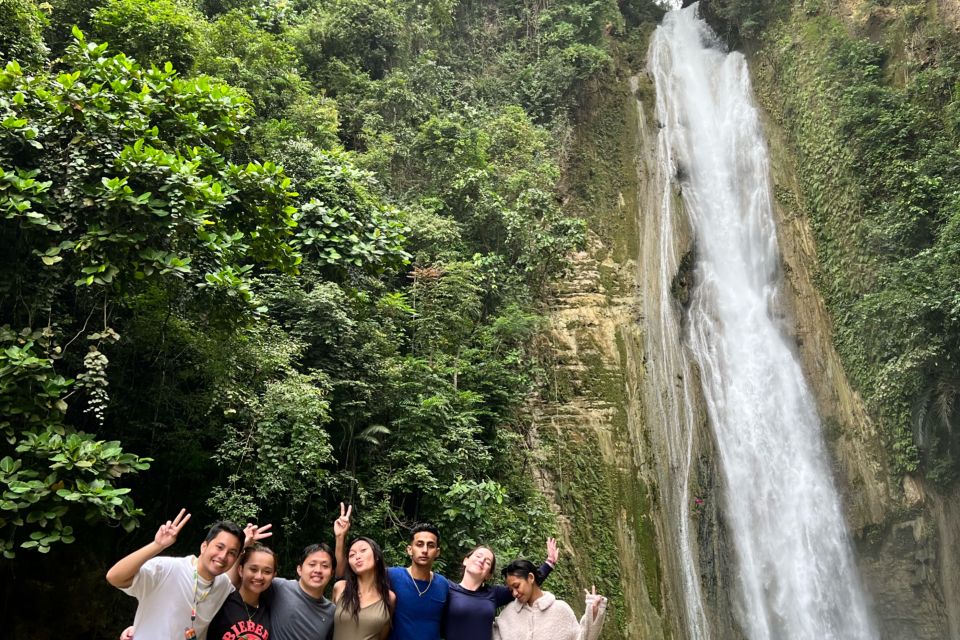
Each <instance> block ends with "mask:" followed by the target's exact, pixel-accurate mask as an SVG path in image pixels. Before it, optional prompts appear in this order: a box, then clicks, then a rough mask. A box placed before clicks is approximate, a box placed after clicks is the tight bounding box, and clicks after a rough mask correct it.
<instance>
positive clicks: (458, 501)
mask: <svg viewBox="0 0 960 640" xmlns="http://www.w3.org/2000/svg"><path fill="white" fill-rule="evenodd" d="M659 13H660V10H659V9H657V8H656V7H655V6H654V4H653V3H652V2H648V1H647V0H625V1H624V2H621V3H620V4H619V5H618V4H617V3H616V2H614V1H613V0H595V1H592V2H581V1H576V0H562V1H559V2H555V3H540V2H535V3H531V2H526V1H524V2H516V1H513V0H503V1H498V2H486V3H479V2H477V3H475V2H470V1H465V2H455V1H453V0H431V1H430V2H414V1H412V0H399V1H395V2H386V1H383V0H106V1H101V0H53V1H51V2H43V3H38V2H35V1H33V0H0V58H2V60H0V62H2V64H3V66H4V68H3V70H2V71H0V124H2V126H0V215H2V218H0V256H2V258H0V342H2V344H0V427H2V429H3V434H4V436H5V438H4V440H3V444H2V445H0V446H2V451H0V492H2V503H0V510H2V513H0V548H2V550H3V552H4V555H5V556H6V558H8V560H7V561H5V564H6V569H7V570H8V571H10V572H11V574H16V575H17V576H18V577H19V580H20V585H21V587H20V589H21V592H20V593H19V594H18V597H17V598H14V599H13V600H17V601H18V602H19V604H18V605H17V608H16V614H17V615H19V616H23V618H24V619H26V618H27V617H30V616H34V617H36V616H39V615H40V614H42V613H43V612H44V611H47V612H49V611H50V610H51V609H50V607H51V606H53V605H52V604H50V602H47V603H46V604H44V603H43V602H41V601H40V600H42V599H43V597H44V596H43V594H47V595H49V594H51V593H53V590H54V589H55V588H57V584H55V581H54V582H53V583H52V582H51V573H50V572H51V571H52V570H53V568H54V567H56V566H61V567H62V566H63V565H62V564H61V563H62V562H63V561H64V558H68V557H69V558H70V564H71V566H73V567H75V568H74V574H73V575H72V576H71V579H72V580H73V583H74V584H76V583H78V581H81V580H82V579H84V578H83V576H84V575H88V576H90V577H91V578H90V579H89V580H88V582H89V584H91V585H93V586H92V588H93V589H94V591H93V592H92V593H78V594H75V595H69V592H68V595H63V593H64V592H62V591H61V592H60V593H61V595H60V596H58V606H59V605H62V607H63V611H64V615H63V616H61V617H59V618H58V619H55V620H43V621H42V623H41V624H40V626H39V627H38V626H34V627H33V628H32V633H33V635H32V637H48V636H49V635H50V634H57V635H58V636H59V637H68V636H69V637H98V634H103V633H107V634H110V633H112V632H113V629H114V628H117V629H119V628H122V626H123V625H122V624H120V625H119V627H118V621H117V620H116V619H115V618H116V615H115V612H114V613H111V614H109V615H104V613H105V612H106V610H108V609H109V608H110V606H112V605H109V604H108V605H93V607H94V611H98V612H99V613H98V615H91V613H92V612H91V605H89V604H88V605H87V606H86V607H84V606H83V604H82V603H83V601H86V602H88V603H89V601H90V599H92V600H93V601H94V602H96V601H98V600H101V599H102V600H103V601H104V602H111V601H112V602H115V603H121V602H122V603H123V606H124V607H126V608H130V607H129V606H127V605H128V604H129V603H127V602H125V601H124V600H123V597H122V596H119V597H118V596H116V594H115V593H113V592H111V590H109V588H108V587H106V585H105V583H104V584H102V585H101V581H100V578H99V576H101V575H102V571H103V569H104V568H105V567H106V566H107V563H108V562H110V561H112V559H114V558H115V557H119V555H122V553H125V552H127V551H129V550H131V549H132V548H134V547H136V546H139V545H140V544H142V543H143V541H144V540H145V539H147V537H148V536H150V535H152V532H153V531H154V530H155V526H156V522H158V521H160V520H165V519H167V518H169V517H170V516H171V514H174V513H176V511H177V510H178V509H179V508H180V507H181V506H187V507H188V508H189V509H190V510H191V511H193V513H194V519H193V521H192V523H191V525H189V535H186V534H185V535H184V536H182V537H183V538H185V540H184V541H182V548H183V550H184V552H188V551H192V550H193V549H194V546H195V544H194V543H195V542H196V540H197V539H198V538H199V536H200V531H201V529H202V528H203V525H204V524H205V523H209V522H211V521H213V520H215V519H216V518H218V517H230V518H234V519H236V520H238V521H251V520H255V521H259V522H261V523H264V522H272V523H274V525H275V529H276V530H277V538H276V541H275V546H276V547H277V548H278V550H279V551H280V554H281V558H282V559H283V560H284V562H283V564H284V565H285V567H286V569H288V570H289V569H290V568H291V567H292V563H291V562H290V561H291V559H292V558H294V557H295V556H296V553H297V549H298V548H299V547H302V546H303V544H304V543H306V542H308V541H314V540H318V539H320V540H327V539H329V538H330V537H331V536H330V526H331V523H332V521H333V518H334V516H335V515H336V511H335V505H336V504H337V503H338V502H339V501H341V500H343V501H347V502H350V503H352V504H353V505H354V507H355V511H354V513H355V516H354V520H355V525H354V529H355V530H356V531H359V532H363V533H364V534H367V535H370V536H372V537H374V538H376V539H378V540H381V541H383V542H384V544H385V547H386V551H387V553H388V559H389V560H391V561H394V562H402V561H403V555H402V549H403V546H404V544H405V540H406V539H407V531H408V527H409V526H410V525H411V524H413V523H414V522H416V521H420V520H430V521H433V522H435V523H437V524H438V525H439V526H440V528H441V531H442V532H443V534H444V537H445V539H444V541H443V542H444V548H445V554H444V560H445V561H446V562H447V567H448V568H451V569H452V568H453V567H455V566H456V559H457V557H458V555H457V554H458V553H459V552H461V551H462V550H463V548H464V547H466V546H469V545H472V544H473V543H474V542H475V541H477V540H483V541H486V542H488V543H491V544H492V545H494V547H495V548H497V549H498V551H499V552H500V553H501V554H502V555H503V556H512V555H515V554H518V553H520V552H526V553H528V554H529V555H531V556H534V557H539V555H540V554H542V544H543V537H544V536H546V535H547V534H549V533H551V532H552V531H554V528H555V523H554V520H553V515H552V514H551V512H550V511H549V509H548V508H547V506H546V503H545V502H544V500H543V498H542V497H541V496H540V495H539V494H538V493H537V491H536V490H535V488H534V486H533V484H532V480H531V479H530V475H529V473H528V471H527V466H528V462H529V461H528V456H529V452H528V449H527V448H526V446H525V444H524V443H525V429H526V427H525V424H526V422H525V419H524V414H523V412H522V408H523V403H524V402H525V400H526V399H527V398H528V396H529V395H530V393H531V392H532V391H533V390H534V389H535V388H536V386H537V384H538V381H539V380H540V379H541V378H542V376H543V371H542V368H541V367H540V365H539V364H538V359H537V353H536V352H535V350H534V349H533V348H532V346H531V345H532V344H533V339H534V337H535V336H536V334H537V332H538V331H539V330H540V327H541V318H540V316H539V311H540V309H541V308H542V303H543V301H544V296H545V294H546V291H547V286H548V284H549V283H550V281H551V280H552V279H555V278H557V277H558V276H560V275H561V274H562V273H563V271H564V269H565V266H566V255H567V254H568V253H569V252H570V251H571V250H573V249H575V248H577V247H580V246H581V245H582V243H583V242H584V238H585V224H584V221H583V220H582V219H581V218H579V217H577V216H576V215H573V213H571V212H570V211H566V210H565V209H564V207H563V206H562V202H563V192H562V180H561V175H562V170H563V167H564V162H565V160H566V158H567V155H568V153H569V151H570V150H569V148H568V144H569V139H570V131H571V124H570V123H571V113H573V112H574V110H575V109H576V107H577V104H578V99H579V96H580V92H581V91H582V89H583V87H584V86H585V84H586V83H587V82H588V81H589V80H590V79H592V78H595V77H597V76H598V75H600V74H603V73H605V72H607V71H608V70H609V67H610V65H611V57H610V54H609V52H608V49H607V46H608V45H607V43H606V40H607V38H609V37H616V36H617V35H619V34H623V33H624V32H625V30H626V29H628V28H629V27H631V26H636V25H637V24H639V23H640V22H643V21H650V20H654V19H656V18H657V17H658V15H659ZM138 524H141V525H143V530H137V529H136V527H137V525H138ZM105 525H110V527H111V528H109V529H106V531H108V532H110V533H108V534H107V535H105V534H104V531H105V529H104V526H105ZM125 532H127V533H125ZM75 540H76V541H78V542H81V543H83V548H84V552H83V553H82V554H76V553H73V554H69V553H68V551H65V549H70V548H71V547H65V545H66V544H69V543H71V542H74V541H75ZM37 552H41V553H42V554H46V555H38V554H37ZM451 565H452V566H451ZM84 572H87V574H84ZM93 576H96V579H97V580H98V581H97V582H95V581H94V580H93V579H92V577H93ZM61 579H63V578H62V577H61ZM100 589H102V591H100ZM23 597H26V598H27V602H28V603H29V602H31V600H32V599H33V598H37V602H38V604H37V605H36V606H38V607H39V609H33V608H32V606H31V605H27V606H24V604H23V601H22V600H21V598H23ZM74 599H76V602H74V601H73V600H74ZM5 601H6V602H7V605H10V604H11V602H12V600H11V596H10V594H9V593H8V594H7V596H6V598H5ZM97 607H100V608H99V609H98V608H97ZM121 610H125V609H121ZM130 610H131V611H132V608H131V609H130ZM11 613H12V611H11ZM120 622H126V619H124V620H121V621H120ZM34 624H35V625H36V620H34ZM44 625H48V626H49V629H47V627H46V626H44ZM66 629H70V631H69V633H67V632H66V631H65V630H66ZM65 634H66V635H65Z"/></svg>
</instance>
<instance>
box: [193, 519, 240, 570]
mask: <svg viewBox="0 0 960 640" xmlns="http://www.w3.org/2000/svg"><path fill="white" fill-rule="evenodd" d="M238 555H240V540H238V539H237V536H235V535H233V534H232V533H227V532H226V531H221V532H220V533H218V534H217V535H216V536H215V537H214V538H213V539H212V540H209V541H208V542H204V543H203V544H201V545H200V555H199V556H198V557H197V573H199V574H200V577H201V578H203V579H204V580H213V579H214V578H215V577H217V576H218V575H220V574H221V573H223V572H224V571H227V570H228V569H229V568H230V567H232V566H233V563H234V562H236V561H237V556H238Z"/></svg>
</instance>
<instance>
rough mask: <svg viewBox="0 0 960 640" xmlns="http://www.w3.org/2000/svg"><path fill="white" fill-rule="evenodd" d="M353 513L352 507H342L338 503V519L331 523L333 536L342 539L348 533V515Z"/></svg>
mask: <svg viewBox="0 0 960 640" xmlns="http://www.w3.org/2000/svg"><path fill="white" fill-rule="evenodd" d="M351 513H353V505H352V504H351V505H348V506H346V507H344V506H343V503H342V502H341V503H340V517H339V518H337V519H336V520H334V521H333V535H334V536H335V537H337V538H342V537H343V536H345V535H347V531H350V514H351Z"/></svg>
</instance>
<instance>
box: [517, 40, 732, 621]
mask: <svg viewBox="0 0 960 640" xmlns="http://www.w3.org/2000/svg"><path fill="white" fill-rule="evenodd" d="M641 57H642V56H641V55H640V54H639V53H638V54H637V55H636V56H635V57H634V64H633V66H634V68H639V69H643V66H644V63H643V61H642V60H641V59H640V58H641ZM652 100H653V89H652V86H651V84H650V81H649V79H648V78H646V76H645V74H644V73H643V72H642V71H641V72H640V74H639V75H636V76H634V77H632V78H627V77H625V76H624V77H619V78H617V79H616V80H613V79H611V82H610V84H608V85H606V86H604V87H603V88H602V90H601V91H598V92H597V93H596V94H595V95H594V96H593V97H592V104H591V106H590V108H588V109H584V114H585V115H584V116H583V118H582V119H581V121H580V122H579V124H578V127H577V131H578V133H577V138H578V140H577V143H576V144H575V148H576V149H577V150H578V151H577V154H578V155H579V157H575V158H573V160H572V161H571V167H569V171H568V180H569V181H570V185H569V189H570V194H571V198H572V199H573V202H572V205H573V206H579V207H581V208H582V209H583V210H584V213H585V215H586V217H587V218H588V220H589V221H590V226H591V229H593V230H594V232H593V233H592V234H591V236H590V241H589V246H588V247H587V250H586V251H584V252H582V253H579V254H577V255H576V256H574V265H573V268H572V273H571V275H570V277H569V278H567V279H565V280H564V281H563V282H560V283H557V285H556V286H555V290H554V296H553V303H552V305H551V308H550V310H549V330H548V332H547V344H546V345H545V348H544V351H545V353H546V354H547V363H546V364H547V365H548V366H547V368H548V369H549V370H551V371H552V372H553V376H554V378H553V380H552V381H551V384H550V385H549V388H548V389H547V390H546V392H545V393H544V394H542V396H541V397H540V398H538V399H537V400H536V401H535V402H533V403H532V404H531V415H532V418H533V429H532V431H531V445H533V448H534V450H535V451H538V452H539V456H540V459H539V463H538V464H537V470H536V475H537V478H538V481H539V483H540V486H541V488H542V490H543V491H544V493H545V495H547V496H548V498H549V500H550V502H551V505H552V507H553V509H554V511H555V512H556V513H557V514H558V515H559V519H560V522H561V524H562V542H563V546H564V548H565V550H567V551H569V552H571V555H572V557H571V556H567V557H566V559H565V562H569V563H570V565H571V566H572V570H571V571H570V573H572V574H573V579H572V584H570V585H567V586H566V588H567V589H568V590H570V591H572V589H573V587H575V586H577V585H583V584H589V583H591V582H594V581H597V580H600V579H601V577H602V576H606V577H610V578H611V581H610V582H609V583H608V584H607V585H605V586H606V588H607V590H608V593H609V594H610V595H612V596H613V598H612V611H613V612H614V615H613V619H614V621H615V622H614V624H612V625H611V624H608V626H607V628H606V629H605V631H604V637H605V638H644V639H647V638H651V639H653V638H683V637H686V636H687V632H686V629H687V623H686V616H687V611H686V606H685V601H684V596H683V590H684V586H683V578H682V568H681V567H680V566H679V559H678V554H677V549H678V545H680V544H681V541H680V540H679V539H678V535H679V534H678V527H677V518H678V517H680V514H679V513H678V504H676V494H675V491H674V490H673V489H672V487H673V485H674V484H675V480H676V474H677V473H678V470H677V469H676V468H675V467H674V466H672V465H671V463H670V454H669V452H668V450H667V449H668V445H667V441H668V440H669V439H670V437H671V434H670V433H669V432H668V431H669V430H670V429H671V428H672V425H671V424H669V423H667V422H666V421H665V420H663V416H661V415H659V414H658V412H657V410H656V408H655V406H654V405H655V404H656V403H655V401H654V398H655V396H657V395H658V394H668V395H669V394H672V393H678V392H677V389H676V388H675V387H680V386H681V385H684V384H686V385H688V387H689V388H693V389H694V390H698V389H699V382H698V381H697V380H695V379H693V380H679V379H678V380H672V381H667V382H663V381H660V380H656V379H654V378H652V376H651V372H650V370H649V368H648V364H649V362H650V359H651V358H663V357H665V354H663V353H661V352H659V351H658V348H657V347H655V346H654V345H652V344H650V343H649V340H648V337H647V333H648V331H649V326H650V325H649V322H648V320H650V318H648V316H652V315H654V314H656V313H657V312H658V310H657V308H656V302H655V301H656V299H657V296H658V293H657V287H658V285H657V283H656V281H655V275H657V274H658V273H659V271H658V270H659V267H658V265H657V264H656V255H655V250H654V249H653V247H655V246H656V245H657V244H658V243H659V242H660V236H659V233H660V230H659V228H658V227H657V226H656V225H654V224H652V221H651V215H650V212H651V211H652V210H653V208H654V207H656V206H658V204H657V203H658V202H659V201H660V194H659V192H658V191H657V189H658V186H657V184H656V181H655V180H654V179H653V173H654V170H655V169H654V167H655V153H656V139H655V136H656V128H655V126H653V124H652V123H653V118H652V116H651V114H652V109H653V104H652ZM677 224H678V227H680V228H681V229H684V228H685V222H684V221H683V212H682V211H678V212H677ZM669 241H670V242H673V243H674V244H675V247H676V252H677V255H679V256H683V255H686V254H689V252H690V251H691V249H692V247H691V244H690V243H691V239H690V237H689V234H688V233H686V232H681V233H679V234H678V235H677V237H675V238H671V239H669ZM684 264H687V263H684ZM676 268H677V270H678V271H680V270H682V267H681V265H679V264H678V265H676ZM667 276H668V278H669V280H671V281H674V280H676V281H677V282H678V283H679V282H681V281H682V280H683V274H679V275H678V273H669V274H667ZM680 287H681V289H682V284H681V285H680ZM679 293H680V298H682V291H681V292H679ZM673 304H675V305H676V307H677V308H676V309H674V311H675V312H677V313H679V311H680V305H681V301H680V300H679V299H678V300H677V301H675V302H674V303H673ZM674 347H675V349H676V350H677V352H680V351H681V345H679V344H676V345H674ZM680 357H683V356H682V355H681V356H680ZM695 395H696V392H695ZM697 410H699V408H697V409H695V411H697ZM694 422H695V424H696V427H695V433H694V435H693V442H694V444H693V451H692V460H693V461H694V462H693V465H692V467H691V469H690V471H689V474H690V477H691V485H692V486H693V487H694V490H695V491H696V495H697V497H698V498H699V500H700V501H701V504H700V505H699V506H697V507H696V509H695V510H694V511H693V512H692V513H690V514H687V515H686V517H687V518H688V526H689V528H690V529H691V530H692V539H693V541H694V542H693V544H694V546H695V549H694V555H695V556H696V558H697V562H698V566H697V567H695V572H696V575H697V577H698V578H699V579H700V580H701V582H702V591H703V599H704V605H705V609H706V611H705V614H706V617H707V619H708V620H709V624H710V628H711V630H712V633H711V635H712V637H717V638H737V637H739V634H738V633H737V631H736V628H735V623H734V618H733V613H732V610H733V609H732V603H731V602H730V596H731V595H732V590H731V589H729V588H727V584H728V583H729V582H730V558H729V552H728V548H727V545H726V544H725V538H726V534H725V530H724V528H723V526H722V522H721V514H720V512H719V506H720V504H721V502H722V501H721V499H720V495H721V494H720V487H719V486H718V483H717V473H716V468H715V464H714V455H713V450H712V447H713V445H712V439H711V435H710V431H709V427H708V425H707V424H706V422H705V420H704V419H703V416H702V415H698V416H696V418H695V420H694ZM608 555H609V556H610V557H607V556H608ZM598 584H599V582H598ZM581 606H582V605H581ZM575 608H576V606H575Z"/></svg>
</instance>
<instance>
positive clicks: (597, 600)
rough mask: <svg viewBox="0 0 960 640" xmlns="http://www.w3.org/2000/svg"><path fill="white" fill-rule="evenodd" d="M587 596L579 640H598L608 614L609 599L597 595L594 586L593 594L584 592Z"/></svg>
mask: <svg viewBox="0 0 960 640" xmlns="http://www.w3.org/2000/svg"><path fill="white" fill-rule="evenodd" d="M583 592H584V593H585V594H586V608H585V610H584V612H583V617H582V618H580V632H579V633H578V634H577V640H597V638H599V637H600V631H602V630H603V620H604V617H605V615H606V612H607V599H606V598H604V597H603V596H602V595H600V594H599V593H597V587H596V585H594V587H593V592H592V593H591V592H590V591H587V590H586V589H584V590H583Z"/></svg>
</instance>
